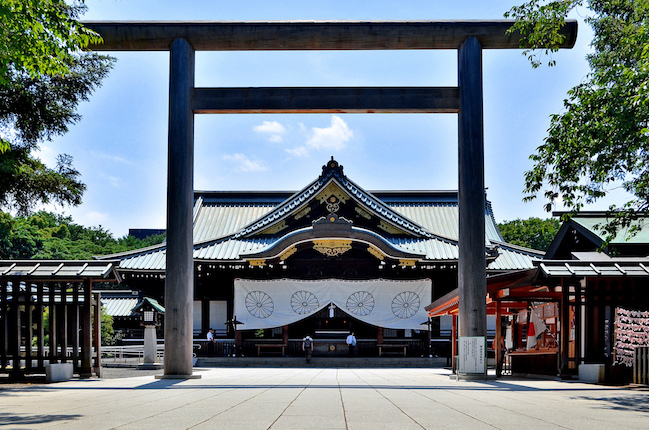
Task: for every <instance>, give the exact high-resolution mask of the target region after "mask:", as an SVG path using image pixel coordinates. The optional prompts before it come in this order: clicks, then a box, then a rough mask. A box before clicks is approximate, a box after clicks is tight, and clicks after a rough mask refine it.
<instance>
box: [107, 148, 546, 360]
mask: <svg viewBox="0 0 649 430" xmlns="http://www.w3.org/2000/svg"><path fill="white" fill-rule="evenodd" d="M484 222H485V231H486V234H485V243H484V252H485V254H486V257H487V273H488V274H489V275H496V274H503V273H507V272H511V271H517V270H523V269H531V268H533V264H532V261H533V260H537V259H540V258H542V256H543V253H542V252H540V251H535V250H531V249H526V248H522V247H519V246H515V245H511V244H508V243H505V242H504V240H503V238H502V236H501V235H500V232H499V231H498V228H497V225H496V222H495V219H494V216H493V212H492V209H491V204H490V203H489V202H487V204H486V207H485V208H484ZM193 235H194V285H195V291H194V295H195V296H194V313H193V320H194V322H193V324H194V325H193V328H194V338H195V339H200V338H204V337H205V333H206V332H207V330H208V329H209V328H213V329H214V332H215V335H216V338H217V339H223V340H227V339H235V340H236V343H237V347H238V348H242V351H247V352H248V354H249V355H255V353H257V354H258V353H259V352H260V351H259V349H257V350H255V349H254V346H255V345H259V343H260V342H267V343H268V342H270V345H272V344H273V342H276V343H277V344H279V345H282V346H283V347H282V351H281V353H282V354H284V353H285V352H286V353H289V352H291V350H292V349H296V348H299V340H300V339H302V337H303V336H305V335H306V334H310V335H311V336H313V337H314V338H315V339H316V341H317V340H318V339H321V340H327V341H326V342H320V345H319V347H320V348H321V349H320V350H316V352H319V353H321V354H332V355H336V354H339V353H342V352H343V351H341V349H342V348H340V347H341V345H343V344H341V342H342V341H343V340H344V337H345V336H346V335H347V333H348V332H349V331H354V332H355V333H356V337H357V338H358V339H359V348H358V352H359V353H360V354H363V355H372V354H374V353H375V352H374V351H376V346H377V345H381V344H384V343H386V342H389V341H398V343H399V344H400V345H402V344H403V345H407V346H408V347H407V349H404V354H406V353H407V354H408V355H419V354H423V353H424V352H426V348H428V346H427V345H429V341H430V338H431V332H432V334H433V336H436V335H439V332H440V330H444V328H445V326H446V325H448V327H446V328H447V329H449V330H450V322H448V321H445V320H444V317H442V319H439V318H436V319H434V320H432V321H431V320H430V319H429V317H428V313H427V311H426V310H425V309H424V308H425V306H427V305H429V304H430V303H432V302H433V301H434V300H435V299H438V298H439V297H442V296H443V295H445V294H447V293H448V292H450V291H452V290H453V289H455V288H457V282H458V281H457V278H458V270H457V263H458V195H457V192H456V191H371V192H370V191H366V190H365V189H364V188H363V187H361V186H360V185H358V184H356V183H355V182H353V181H352V180H351V179H349V178H348V177H347V176H345V174H344V172H343V166H341V165H339V163H338V162H337V161H336V160H334V159H333V158H332V159H331V160H330V161H329V162H327V164H326V165H325V166H323V168H322V173H321V174H320V176H319V177H317V178H316V179H315V180H314V181H313V182H311V183H309V184H307V185H306V186H305V187H304V188H303V189H301V190H300V191H298V192H283V191H214V192H212V191H196V192H195V193H194V209H193ZM100 259H110V260H119V267H118V268H117V271H118V273H119V275H120V277H121V279H122V280H123V285H124V288H129V289H132V290H138V291H140V294H141V295H144V296H148V297H153V298H156V299H157V300H159V301H160V302H161V303H164V278H165V261H166V248H165V244H164V243H162V244H160V245H157V246H153V247H149V248H146V249H139V250H135V251H129V252H126V253H122V254H117V255H110V256H104V257H100ZM427 342H428V343H427ZM316 345H318V342H316ZM284 348H287V349H286V351H285V349H284ZM218 352H219V351H217V353H218Z"/></svg>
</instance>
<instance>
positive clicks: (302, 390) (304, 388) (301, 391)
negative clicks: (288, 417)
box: [267, 369, 324, 430]
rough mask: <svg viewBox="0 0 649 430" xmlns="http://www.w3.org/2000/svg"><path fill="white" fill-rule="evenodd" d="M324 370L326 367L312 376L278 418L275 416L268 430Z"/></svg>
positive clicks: (268, 429)
mask: <svg viewBox="0 0 649 430" xmlns="http://www.w3.org/2000/svg"><path fill="white" fill-rule="evenodd" d="M323 371H324V369H322V370H320V372H318V373H317V374H316V375H314V376H313V377H312V378H311V380H310V381H309V383H308V384H306V386H305V387H303V388H302V389H301V390H300V392H299V393H297V396H295V397H294V398H293V400H291V402H290V403H289V404H288V405H287V406H286V407H285V408H284V409H283V410H282V412H280V414H279V415H278V416H277V418H275V420H274V421H273V422H272V423H271V424H270V426H268V428H267V430H270V429H271V428H273V426H274V425H275V423H276V422H277V421H278V420H279V419H280V418H281V417H282V416H283V415H284V412H286V411H287V410H288V408H290V407H291V405H293V403H295V401H296V400H297V399H298V398H299V397H300V396H301V395H302V393H304V391H306V389H307V388H309V386H310V385H311V382H313V380H314V379H315V378H317V377H318V376H319V375H320V374H321V373H322V372H323Z"/></svg>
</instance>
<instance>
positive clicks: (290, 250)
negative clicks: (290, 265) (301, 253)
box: [279, 246, 297, 261]
mask: <svg viewBox="0 0 649 430" xmlns="http://www.w3.org/2000/svg"><path fill="white" fill-rule="evenodd" d="M296 252H297V248H296V247H294V246H292V247H290V248H288V249H287V250H286V251H284V252H282V253H281V254H280V256H279V261H286V260H287V259H288V257H290V256H291V255H293V254H295V253H296Z"/></svg>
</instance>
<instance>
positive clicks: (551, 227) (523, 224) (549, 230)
mask: <svg viewBox="0 0 649 430" xmlns="http://www.w3.org/2000/svg"><path fill="white" fill-rule="evenodd" d="M560 227H561V222H560V221H559V220H557V219H554V218H548V219H540V218H535V217H532V218H528V219H517V220H514V221H505V222H504V223H502V224H498V229H499V230H500V233H501V234H502V235H503V238H504V239H505V241H506V242H508V243H511V244H513V245H519V246H525V247H527V248H532V249H538V250H540V251H547V250H548V248H549V247H550V244H551V243H552V240H553V239H554V237H555V236H556V234H557V232H558V231H559V228H560Z"/></svg>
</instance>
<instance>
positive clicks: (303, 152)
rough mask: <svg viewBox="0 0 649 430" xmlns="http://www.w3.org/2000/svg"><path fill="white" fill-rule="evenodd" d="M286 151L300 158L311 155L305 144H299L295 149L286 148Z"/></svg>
mask: <svg viewBox="0 0 649 430" xmlns="http://www.w3.org/2000/svg"><path fill="white" fill-rule="evenodd" d="M285 151H286V152H288V153H289V154H291V155H292V156H294V157H298V158H302V157H306V156H308V155H309V150H308V149H307V148H306V147H305V146H298V147H297V148H293V149H289V148H286V149H285Z"/></svg>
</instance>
